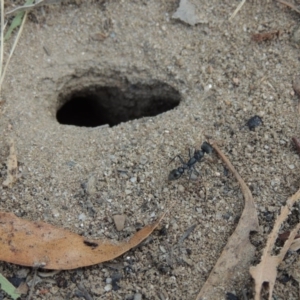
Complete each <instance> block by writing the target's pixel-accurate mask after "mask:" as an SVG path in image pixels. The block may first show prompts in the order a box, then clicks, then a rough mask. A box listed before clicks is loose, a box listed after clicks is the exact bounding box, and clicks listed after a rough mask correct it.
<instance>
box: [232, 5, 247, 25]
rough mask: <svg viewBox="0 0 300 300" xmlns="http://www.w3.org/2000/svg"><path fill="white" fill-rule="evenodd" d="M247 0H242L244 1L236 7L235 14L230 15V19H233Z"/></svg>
mask: <svg viewBox="0 0 300 300" xmlns="http://www.w3.org/2000/svg"><path fill="white" fill-rule="evenodd" d="M245 2H246V0H242V2H241V3H240V4H239V5H238V6H237V8H236V9H235V11H234V12H233V14H232V15H231V16H230V18H229V21H231V20H232V19H233V18H234V17H235V16H236V14H237V13H238V12H239V10H240V9H241V8H242V6H243V5H244V4H245Z"/></svg>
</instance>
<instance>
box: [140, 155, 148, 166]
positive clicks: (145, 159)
mask: <svg viewBox="0 0 300 300" xmlns="http://www.w3.org/2000/svg"><path fill="white" fill-rule="evenodd" d="M147 161H148V159H147V157H146V156H145V155H142V156H141V157H140V164H142V165H144V164H146V162H147Z"/></svg>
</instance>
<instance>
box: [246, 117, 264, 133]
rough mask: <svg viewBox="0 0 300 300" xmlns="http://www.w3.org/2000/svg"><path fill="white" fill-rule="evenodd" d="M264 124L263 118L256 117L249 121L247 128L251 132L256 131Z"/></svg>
mask: <svg viewBox="0 0 300 300" xmlns="http://www.w3.org/2000/svg"><path fill="white" fill-rule="evenodd" d="M262 124H263V121H262V118H261V117H260V116H257V115H256V116H254V117H252V118H250V119H249V120H248V121H247V123H246V126H248V127H249V129H250V130H254V129H255V127H257V126H259V125H262Z"/></svg>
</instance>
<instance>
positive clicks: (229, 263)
mask: <svg viewBox="0 0 300 300" xmlns="http://www.w3.org/2000/svg"><path fill="white" fill-rule="evenodd" d="M209 143H210V144H211V145H212V147H213V148H214V149H215V150H216V152H217V153H218V154H219V156H220V157H221V158H222V160H223V161H224V163H225V164H226V165H227V167H228V169H229V170H230V171H231V172H232V173H233V174H234V176H235V177H236V179H237V181H238V182H239V184H240V186H241V189H242V192H243V195H244V199H245V206H244V210H243V213H242V215H241V218H240V220H239V223H238V225H237V227H236V229H235V231H234V233H233V234H232V235H231V237H230V238H229V240H228V242H227V245H226V246H225V248H224V249H223V252H222V254H221V256H220V257H219V259H218V261H217V263H216V265H215V266H214V268H213V269H212V271H211V272H210V274H209V277H208V279H207V280H206V282H205V284H204V285H203V287H202V288H201V290H200V292H199V294H198V296H197V299H198V300H200V299H222V298H223V297H224V288H226V289H228V288H229V287H230V285H232V284H233V283H234V281H235V279H236V278H238V277H240V276H241V274H243V273H245V272H247V269H248V268H249V266H250V262H251V260H252V259H253V257H254V254H255V247H254V246H253V245H252V244H251V242H250V240H249V234H250V232H253V231H258V229H259V224H258V218H257V212H256V209H255V204H254V201H253V197H252V194H251V192H250V190H249V188H248V187H247V185H246V183H245V182H244V180H243V179H242V178H241V176H240V175H239V174H238V172H237V171H236V170H235V168H234V167H233V165H232V164H231V162H230V161H229V159H228V158H227V157H226V156H225V155H224V154H223V153H222V151H221V150H220V149H219V147H218V146H217V144H216V142H214V141H209Z"/></svg>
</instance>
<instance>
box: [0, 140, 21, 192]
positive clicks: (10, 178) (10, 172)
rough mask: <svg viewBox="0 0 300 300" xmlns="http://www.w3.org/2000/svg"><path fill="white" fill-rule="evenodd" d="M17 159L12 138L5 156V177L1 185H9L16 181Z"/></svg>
mask: <svg viewBox="0 0 300 300" xmlns="http://www.w3.org/2000/svg"><path fill="white" fill-rule="evenodd" d="M17 173H18V161H17V154H16V150H15V143H14V141H13V140H11V141H10V142H9V156H8V158H7V178H6V179H5V181H3V183H2V185H3V186H5V187H11V186H12V185H13V184H14V183H15V182H16V181H17V178H18V177H17Z"/></svg>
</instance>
